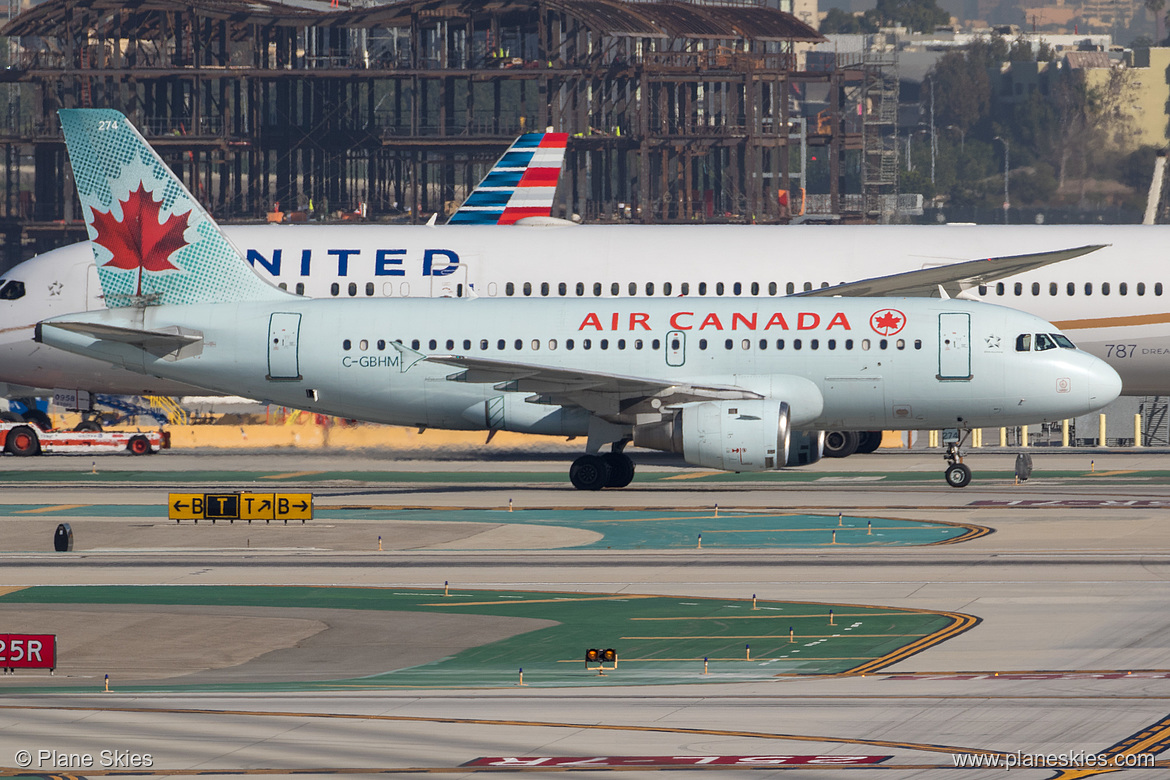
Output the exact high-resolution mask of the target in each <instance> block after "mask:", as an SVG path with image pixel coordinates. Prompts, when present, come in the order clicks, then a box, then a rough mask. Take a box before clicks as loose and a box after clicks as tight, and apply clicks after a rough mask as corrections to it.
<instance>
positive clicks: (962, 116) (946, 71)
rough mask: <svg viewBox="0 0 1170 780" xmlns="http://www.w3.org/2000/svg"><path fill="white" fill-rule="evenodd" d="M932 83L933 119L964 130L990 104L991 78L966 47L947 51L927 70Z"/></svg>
mask: <svg viewBox="0 0 1170 780" xmlns="http://www.w3.org/2000/svg"><path fill="white" fill-rule="evenodd" d="M926 78H927V80H928V81H930V82H933V83H934V99H935V107H934V115H935V123H936V124H943V125H954V126H955V127H957V128H958V129H959V130H960V132H962V133H964V134H965V133H966V132H967V131H968V130H970V129H971V128H972V127H974V126H975V124H976V123H978V122H979V120H980V119H982V118H983V117H985V116H986V115H987V113H988V110H989V109H990V107H991V79H990V78H989V77H988V75H987V68H986V67H985V66H984V65H983V63H982V62H980V61H973V60H972V59H971V56H970V51H968V54H967V56H964V55H963V54H962V53H961V52H947V53H946V54H944V55H943V56H942V57H940V58H939V60H938V62H936V63H935V64H934V67H933V68H931V69H930V71H929V72H928V73H927V74H926Z"/></svg>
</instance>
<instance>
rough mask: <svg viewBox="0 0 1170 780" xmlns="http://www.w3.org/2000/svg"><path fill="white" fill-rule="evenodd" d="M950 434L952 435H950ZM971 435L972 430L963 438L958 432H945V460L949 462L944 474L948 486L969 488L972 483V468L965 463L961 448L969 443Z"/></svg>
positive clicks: (966, 431)
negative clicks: (968, 439)
mask: <svg viewBox="0 0 1170 780" xmlns="http://www.w3.org/2000/svg"><path fill="white" fill-rule="evenodd" d="M948 434H950V435H948ZM970 435H971V431H970V430H964V431H963V438H962V439H960V438H959V432H958V431H953V432H952V431H944V432H943V444H945V445H946V448H947V449H946V453H945V454H944V455H943V460H945V461H946V462H947V464H948V465H947V470H946V471H945V472H943V476H944V477H946V480H947V484H948V485H950V486H951V487H953V488H962V487H967V485H968V484H969V483H970V482H971V467H970V466H968V465H967V464H966V463H963V453H962V451H961V448H962V446H963V445H964V444H966V443H967V438H968V437H969V436H970Z"/></svg>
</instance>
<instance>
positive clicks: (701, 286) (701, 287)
mask: <svg viewBox="0 0 1170 780" xmlns="http://www.w3.org/2000/svg"><path fill="white" fill-rule="evenodd" d="M706 294H707V283H706V282H699V295H706Z"/></svg>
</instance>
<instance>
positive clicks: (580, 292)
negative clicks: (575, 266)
mask: <svg viewBox="0 0 1170 780" xmlns="http://www.w3.org/2000/svg"><path fill="white" fill-rule="evenodd" d="M584 294H585V283H584V282H577V297H578V298H580V297H581V296H582V295H584Z"/></svg>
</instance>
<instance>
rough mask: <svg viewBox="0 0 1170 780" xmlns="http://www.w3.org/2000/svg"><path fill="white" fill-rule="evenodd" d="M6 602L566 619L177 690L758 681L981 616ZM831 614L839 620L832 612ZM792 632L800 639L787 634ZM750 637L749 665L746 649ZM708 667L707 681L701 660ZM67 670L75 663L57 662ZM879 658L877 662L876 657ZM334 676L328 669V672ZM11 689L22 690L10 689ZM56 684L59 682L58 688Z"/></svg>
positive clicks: (106, 596) (506, 604) (50, 589)
mask: <svg viewBox="0 0 1170 780" xmlns="http://www.w3.org/2000/svg"><path fill="white" fill-rule="evenodd" d="M0 603H5V604H17V603H19V604H78V605H92V604H111V605H120V606H121V605H127V604H141V605H178V604H204V605H219V606H264V607H272V606H277V607H297V608H322V609H354V610H397V611H407V612H434V613H450V612H455V613H460V614H474V615H496V616H501V617H527V618H543V619H546V620H555V621H557V625H555V626H552V627H548V628H542V629H538V630H536V631H529V632H526V633H523V634H520V635H518V636H514V637H511V638H509V639H505V640H502V641H498V642H491V643H489V644H485V645H482V646H479V647H473V648H469V649H467V650H464V651H463V652H460V653H458V654H456V655H454V656H450V657H447V658H443V659H440V660H437V661H434V662H432V663H427V664H423V665H421V666H415V667H410V668H406V669H397V670H387V671H385V672H383V673H379V674H375V675H373V676H369V677H363V678H360V679H347V680H321V681H317V682H307V683H302V682H298V683H270V684H255V685H250V684H231V685H201V686H191V685H178V684H169V683H167V682H165V681H162V682H158V683H152V684H150V685H141V686H131V687H127V686H119V688H118V689H119V690H120V691H128V690H136V691H147V690H152V691H154V690H166V691H174V690H223V691H228V690H231V691H240V690H249V691H280V690H297V691H303V690H325V689H330V690H336V689H353V688H366V689H368V688H433V687H471V688H479V687H505V686H511V685H515V684H516V683H517V682H518V678H519V670H520V669H521V668H522V669H523V670H524V682H525V684H527V685H531V686H586V685H655V684H670V683H701V682H729V681H752V680H757V681H758V680H764V679H770V678H772V677H774V676H776V675H792V674H801V675H810V674H812V675H823V674H839V673H845V672H849V671H850V670H855V669H858V668H859V667H865V668H866V670H867V671H869V670H872V669H874V668H880V666H881V665H882V661H881V660H879V659H889V660H888V661H887V662H889V663H892V662H893V660H899V659H900V658H901V657H904V656H905V654H906V653H907V652H908V651H907V649H906V648H907V646H910V645H914V644H915V643H918V645H919V647H918V649H921V647H922V646H930V645H931V644H933V643H934V642H936V641H941V639H942V638H943V635H944V634H945V635H948V636H949V635H950V634H951V633H954V632H956V631H957V630H963V629H965V628H966V627H968V626H969V625H972V624H973V622H974V621H973V620H971V619H970V618H968V617H967V616H963V615H957V614H952V613H938V612H926V611H914V610H902V609H891V608H888V607H868V606H855V605H842V604H811V603H801V602H767V601H761V602H758V604H757V607H758V609H756V610H753V609H752V601H751V599H750V598H747V599H744V600H728V599H705V598H678V597H667V596H640V595H621V596H614V595H605V594H602V595H598V594H580V593H559V592H533V591H495V590H483V591H476V590H467V589H453V590H451V591H450V595H449V596H444V595H443V589H442V588H438V589H422V590H420V589H408V588H386V589H381V588H341V587H338V588H329V587H269V586H87V587H82V586H41V587H32V588H27V589H24V590H20V591H16V592H13V593H9V594H7V595H5V596H2V597H0ZM830 610H832V611H833V613H834V615H833V618H832V621H833V625H831V624H830V618H829V611H830ZM789 629H791V630H792V631H793V632H794V635H795V637H794V638H795V641H790V639H789ZM748 645H750V648H751V660H750V661H749V660H747V652H746V646H748ZM590 647H598V648H608V647H612V648H614V649H615V650H617V652H618V669H617V670H609V669H607V670H606V674H605V676H600V675H598V673H597V671H596V669H594V670H592V671H590V670H587V669H586V668H585V662H584V653H585V650H586V649H587V648H590ZM704 658H707V659H709V661H708V674H707V675H703V673H702V672H703V659H704ZM59 660H60V663H61V670H62V671H65V672H67V671H68V663H69V660H68V658H67V657H62V658H60V659H59ZM875 662H876V663H875ZM323 676H324V675H323ZM0 689H5V690H9V691H13V690H14V689H10V688H8V687H7V686H3V685H2V681H0ZM54 690H61V689H60V688H54Z"/></svg>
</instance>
